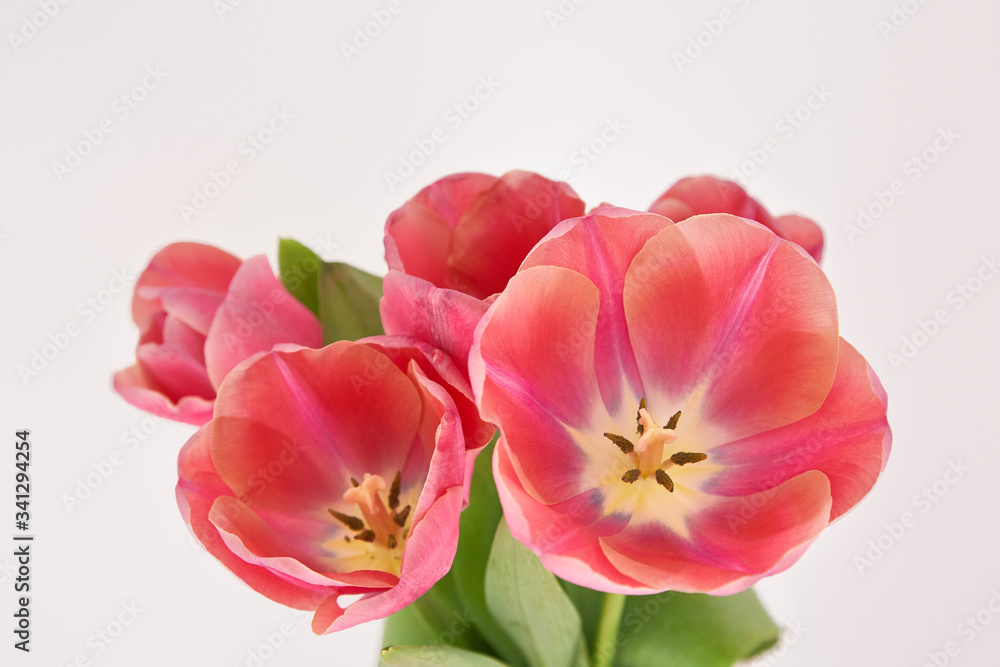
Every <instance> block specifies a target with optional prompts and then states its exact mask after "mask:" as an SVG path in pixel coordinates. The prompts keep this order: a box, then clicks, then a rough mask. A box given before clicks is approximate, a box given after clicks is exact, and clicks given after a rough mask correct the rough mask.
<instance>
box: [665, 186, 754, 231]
mask: <svg viewBox="0 0 1000 667" xmlns="http://www.w3.org/2000/svg"><path fill="white" fill-rule="evenodd" d="M682 206H683V207H686V208H687V209H688V210H690V211H691V213H689V214H688V215H685V216H683V217H681V215H680V214H681V213H682V212H683V210H684V208H682ZM649 210H650V212H652V213H658V214H659V215H664V216H666V217H668V218H671V219H672V220H674V221H675V222H680V221H681V220H684V219H686V218H689V217H690V216H691V215H699V214H703V213H729V214H732V215H736V216H739V217H741V218H748V219H750V220H755V221H757V222H759V223H761V224H762V225H764V226H765V227H768V228H772V227H771V223H772V219H771V214H770V213H768V212H767V209H765V208H764V207H763V206H761V205H760V204H759V203H758V202H757V200H755V199H754V198H753V197H751V196H750V195H749V194H747V192H746V190H744V189H743V188H742V187H741V186H740V185H739V184H737V183H734V182H733V181H727V180H724V179H721V178H716V177H714V176H689V177H687V178H682V179H681V180H679V181H677V182H676V183H674V184H673V185H672V186H671V187H670V189H669V190H667V191H666V192H664V193H663V194H662V195H660V198H659V199H657V200H656V201H655V202H653V205H652V206H650V207H649ZM674 215H677V217H674Z"/></svg>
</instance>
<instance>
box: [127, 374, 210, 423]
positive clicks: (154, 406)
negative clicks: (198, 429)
mask: <svg viewBox="0 0 1000 667" xmlns="http://www.w3.org/2000/svg"><path fill="white" fill-rule="evenodd" d="M154 382H155V380H154V379H153V378H151V377H150V376H149V374H148V373H146V372H145V371H144V370H143V368H142V366H141V365H139V364H135V365H133V366H130V367H128V368H126V369H125V370H122V371H118V372H117V373H115V376H114V388H115V391H116V392H118V394H119V395H120V396H121V397H122V398H123V399H125V401H126V402H128V403H129V404H130V405H134V406H135V407H137V408H139V409H141V410H145V411H146V412H150V413H152V414H154V415H157V416H159V417H163V418H164V419H173V420H174V421H179V422H184V423H185V424H193V425H195V426H201V425H202V424H205V423H207V422H208V420H209V419H211V418H212V405H213V402H214V401H213V399H210V398H202V397H200V396H183V397H181V398H180V400H178V401H177V402H176V403H175V402H174V401H172V400H170V399H169V398H167V397H166V396H164V395H163V394H162V393H160V392H159V391H157V390H156V389H151V388H150V387H151V386H153V383H154Z"/></svg>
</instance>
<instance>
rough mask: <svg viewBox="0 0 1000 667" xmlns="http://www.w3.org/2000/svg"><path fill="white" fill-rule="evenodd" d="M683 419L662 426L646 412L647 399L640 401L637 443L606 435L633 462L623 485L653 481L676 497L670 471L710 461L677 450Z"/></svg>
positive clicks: (621, 437)
mask: <svg viewBox="0 0 1000 667" xmlns="http://www.w3.org/2000/svg"><path fill="white" fill-rule="evenodd" d="M680 419H681V413H680V411H678V412H676V413H674V415H673V416H672V417H671V418H670V420H669V421H668V422H667V423H666V424H665V425H663V426H659V425H658V422H657V421H656V420H654V419H653V417H652V416H651V415H650V414H649V410H647V409H646V399H645V398H643V399H641V400H640V401H639V409H638V410H637V411H636V415H635V423H636V432H637V433H638V435H639V439H638V440H636V442H635V443H633V442H632V441H631V440H629V439H628V438H626V437H625V436H622V435H618V434H617V433H605V434H604V437H605V438H607V439H608V440H610V441H611V442H613V443H614V444H615V445H616V446H617V447H618V449H620V450H621V451H622V453H623V454H625V455H626V456H628V457H629V459H630V460H631V462H632V467H631V468H629V469H628V470H626V471H625V474H624V475H622V481H623V482H625V483H626V484H635V483H636V482H637V481H638V480H640V479H646V478H649V477H653V478H654V479H656V483H657V484H659V485H660V486H662V487H663V488H665V489H666V490H667V491H669V492H670V493H673V492H674V480H673V479H672V478H671V477H670V474H669V473H667V471H668V470H670V469H671V468H672V467H674V466H685V465H688V464H690V463H700V462H701V461H704V460H705V459H707V458H708V455H706V454H702V453H700V452H685V451H680V450H678V449H677V448H676V447H674V446H673V445H674V443H675V442H676V440H677V438H678V435H677V424H678V423H679V422H680ZM668 452H669V454H668Z"/></svg>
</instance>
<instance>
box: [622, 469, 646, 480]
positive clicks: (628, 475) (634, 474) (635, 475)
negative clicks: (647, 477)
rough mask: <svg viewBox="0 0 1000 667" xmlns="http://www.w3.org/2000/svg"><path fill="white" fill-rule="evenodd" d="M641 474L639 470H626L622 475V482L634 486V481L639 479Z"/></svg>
mask: <svg viewBox="0 0 1000 667" xmlns="http://www.w3.org/2000/svg"><path fill="white" fill-rule="evenodd" d="M641 474H642V471H641V470H639V469H638V468H632V469H631V470H626V471H625V474H624V475H622V481H623V482H627V483H628V484H634V483H635V480H637V479H639V475H641Z"/></svg>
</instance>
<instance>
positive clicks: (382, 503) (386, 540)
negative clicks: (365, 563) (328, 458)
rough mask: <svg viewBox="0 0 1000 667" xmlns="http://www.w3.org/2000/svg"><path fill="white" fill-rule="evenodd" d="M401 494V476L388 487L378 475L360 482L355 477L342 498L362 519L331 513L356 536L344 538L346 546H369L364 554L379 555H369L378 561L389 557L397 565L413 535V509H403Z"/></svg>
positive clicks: (369, 476)
mask: <svg viewBox="0 0 1000 667" xmlns="http://www.w3.org/2000/svg"><path fill="white" fill-rule="evenodd" d="M399 491H400V473H398V472H397V473H396V477H395V478H394V479H393V480H392V484H391V485H387V484H386V483H385V479H383V478H382V477H381V476H379V475H371V474H368V473H365V476H364V479H363V480H362V481H360V482H359V481H358V480H356V479H354V478H353V477H352V478H351V488H349V489H347V491H345V492H344V496H343V497H344V501H345V502H347V503H348V504H351V505H354V506H356V507H357V509H358V513H359V514H360V515H361V516H360V517H358V516H355V515H353V514H346V513H344V512H338V511H337V510H334V509H330V510H328V511H329V512H330V516H332V517H333V518H334V519H336V520H337V521H338V522H340V523H341V524H343V525H344V526H346V527H347V529H348V530H350V531H351V532H352V533H354V534H353V536H351V535H344V540H345V542H346V543H347V544H352V543H354V544H357V543H362V544H366V545H368V548H366V549H364V551H372V552H374V551H377V552H380V553H377V554H376V553H371V554H370V555H371V556H373V557H376V556H377V557H379V560H381V559H382V558H384V557H387V556H388V557H390V559H391V560H393V561H398V560H399V558H400V556H401V551H402V549H401V545H402V544H403V542H405V541H406V537H407V535H408V534H409V532H410V531H409V528H408V527H407V519H408V518H409V516H410V506H409V505H406V506H404V507H402V508H400V500H399ZM386 492H388V493H386ZM358 546H361V545H358ZM397 549H398V551H397Z"/></svg>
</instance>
